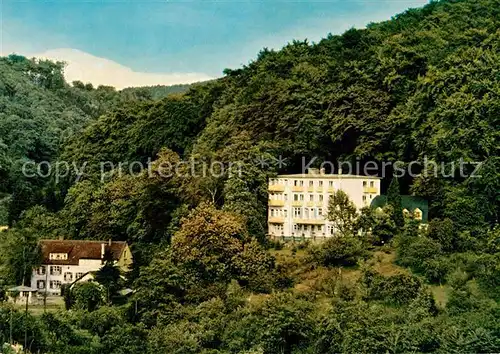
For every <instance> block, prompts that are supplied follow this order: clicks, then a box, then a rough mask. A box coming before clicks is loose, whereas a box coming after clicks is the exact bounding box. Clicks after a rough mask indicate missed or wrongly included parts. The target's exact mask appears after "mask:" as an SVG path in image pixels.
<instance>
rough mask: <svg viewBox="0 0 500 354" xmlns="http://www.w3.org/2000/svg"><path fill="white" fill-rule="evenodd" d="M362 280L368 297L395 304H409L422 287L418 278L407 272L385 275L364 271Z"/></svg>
mask: <svg viewBox="0 0 500 354" xmlns="http://www.w3.org/2000/svg"><path fill="white" fill-rule="evenodd" d="M363 282H364V283H365V285H366V286H367V290H368V291H367V297H368V298H369V299H373V300H383V301H385V302H388V303H392V304H397V305H403V304H409V303H410V302H412V301H413V300H414V299H415V298H417V297H418V295H419V294H420V292H421V291H422V288H423V285H422V282H421V281H420V279H418V278H417V277H415V276H412V275H408V274H398V275H394V276H390V277H386V276H382V275H380V274H374V273H373V272H366V273H365V275H364V277H363Z"/></svg>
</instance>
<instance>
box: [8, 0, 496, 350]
mask: <svg viewBox="0 0 500 354" xmlns="http://www.w3.org/2000/svg"><path fill="white" fill-rule="evenodd" d="M0 65H1V67H0V68H1V72H0V75H2V76H1V77H0V83H1V86H0V89H1V90H2V91H1V95H2V96H1V100H2V109H1V110H0V112H1V113H0V114H1V115H2V116H1V117H0V149H1V150H0V159H3V162H2V163H0V173H2V176H1V177H2V187H1V188H2V190H1V191H2V192H3V193H5V194H6V195H7V194H8V195H11V197H9V198H8V200H7V199H6V200H5V201H4V203H5V205H7V206H8V208H9V210H8V216H9V222H10V224H11V226H12V227H11V229H10V230H9V231H8V232H1V233H0V285H4V286H7V285H11V284H15V283H16V284H21V283H23V282H25V283H26V281H27V279H26V278H27V277H26V274H27V272H26V271H24V270H25V269H28V270H29V269H30V268H31V266H33V265H36V262H37V260H36V257H31V255H34V254H36V244H37V241H38V240H39V239H41V238H57V237H60V236H63V237H65V238H71V239H94V240H106V239H110V238H111V239H113V240H122V241H127V242H128V243H129V244H130V245H131V249H132V252H133V254H134V269H133V270H132V272H131V273H130V274H128V277H127V280H126V281H125V282H123V281H122V280H121V279H115V280H114V283H112V286H113V289H115V290H116V291H115V294H114V295H116V297H114V298H110V297H109V289H110V286H111V285H110V283H109V279H108V282H106V281H103V282H101V285H102V286H104V287H105V288H106V289H107V293H106V294H107V296H104V295H103V294H104V293H103V290H102V289H103V288H102V287H99V286H98V285H95V286H94V285H88V284H87V285H88V286H87V285H85V287H87V288H84V287H83V286H82V287H81V289H80V290H78V288H77V290H78V291H76V290H75V293H74V294H72V295H71V296H73V298H72V299H69V297H71V296H70V295H68V296H69V297H68V299H69V300H68V301H67V306H68V307H72V308H73V310H74V311H71V312H65V313H55V314H52V313H48V314H44V315H43V316H41V317H29V319H28V320H29V322H26V320H25V319H24V318H23V317H22V316H21V314H17V313H16V318H15V321H16V324H17V326H18V327H16V328H18V329H19V330H17V331H16V333H15V336H16V338H18V339H16V340H18V341H21V340H22V338H23V337H22V336H23V335H24V332H23V330H22V329H24V328H25V327H26V326H28V325H29V328H30V329H29V336H30V339H31V340H32V347H31V348H32V350H33V351H36V350H40V351H42V352H54V353H59V352H60V353H63V352H76V351H78V352H81V353H100V352H106V353H144V352H151V353H159V352H172V353H198V352H203V353H237V352H246V353H338V352H346V353H347V352H353V353H361V352H366V353H374V352H377V353H379V352H380V353H386V352H394V353H395V352H441V353H450V352H457V353H458V352H498V351H500V322H499V318H500V316H499V313H500V307H499V302H498V301H499V297H498V292H499V290H500V284H499V279H500V233H499V227H498V218H499V215H500V193H499V191H500V173H499V168H500V129H499V127H500V118H499V117H500V1H499V0H475V1H473V0H443V1H436V2H432V3H431V4H429V5H427V6H425V7H424V8H422V9H415V10H409V11H407V12H405V13H403V14H400V15H397V16H395V17H394V18H393V19H392V20H390V21H387V22H383V23H375V24H370V25H369V26H368V27H367V28H366V29H360V30H358V29H351V30H349V31H347V32H345V33H344V34H342V35H335V36H334V35H328V36H327V37H326V38H325V39H323V40H321V41H320V42H318V43H308V42H297V41H294V42H291V43H290V44H288V45H287V46H285V47H284V48H283V49H281V50H279V51H274V50H268V49H263V50H262V51H261V52H260V53H259V54H258V55H257V57H256V58H255V60H253V61H252V62H250V63H249V64H248V65H247V66H244V67H242V68H235V69H227V70H226V71H225V73H224V77H222V78H220V79H218V80H213V81H210V82H206V83H200V84H196V85H193V86H192V87H189V89H188V90H187V91H186V92H177V93H175V94H172V95H169V96H167V97H164V98H162V99H158V100H154V98H158V95H162V96H163V95H164V94H163V93H161V94H160V93H158V92H163V91H162V90H159V91H158V90H156V89H153V91H151V90H152V89H151V88H144V89H139V90H124V91H123V92H116V91H114V90H113V89H112V88H106V87H100V88H97V89H94V88H92V87H90V86H89V85H86V84H83V83H74V84H73V85H68V84H67V83H65V82H64V80H63V78H62V74H61V67H60V65H59V64H54V63H50V62H41V63H34V62H32V61H28V60H26V59H24V58H21V57H9V58H4V59H2V60H1V62H0ZM175 90H177V89H175ZM181 91H182V90H181ZM63 132H64V133H63ZM315 157H317V160H316V161H317V162H316V163H315V164H314V165H313V166H314V167H317V166H318V165H319V164H320V163H321V162H322V161H325V160H326V161H331V162H337V161H360V162H366V161H376V162H383V161H391V162H395V161H401V162H402V164H403V165H404V166H405V167H408V166H411V164H412V162H415V161H416V162H419V163H422V162H423V161H424V160H425V159H429V160H433V161H435V162H437V163H438V165H437V167H436V169H435V170H431V171H430V173H428V174H427V175H426V174H424V173H421V174H419V173H420V172H423V171H421V170H418V171H417V175H416V176H409V175H408V174H406V175H405V176H403V177H401V178H399V179H396V178H392V172H393V170H392V169H389V170H388V171H385V173H386V175H385V178H384V179H383V186H384V188H383V189H384V191H385V190H386V189H387V187H388V186H389V183H391V181H392V192H391V193H394V194H396V195H399V193H401V194H413V195H417V196H419V197H422V198H425V199H427V200H428V201H429V206H430V211H429V217H430V219H431V221H430V222H429V226H428V228H419V227H418V225H417V223H416V222H415V220H412V219H411V218H410V219H406V220H403V217H402V208H401V206H400V205H399V207H398V204H397V203H392V204H391V205H390V206H388V207H387V208H384V210H383V212H382V213H381V214H380V213H379V214H377V213H373V212H372V211H371V210H369V209H367V210H363V212H362V213H361V214H360V215H354V216H353V218H352V219H353V220H352V225H351V228H349V230H347V231H346V234H345V235H343V236H344V237H340V238H334V239H332V240H330V241H327V242H326V243H325V244H322V245H309V244H301V245H293V246H290V245H288V246H285V247H284V249H282V248H283V245H282V244H279V243H278V244H274V243H272V242H268V241H267V240H266V220H267V212H266V210H267V198H268V195H267V180H268V178H269V177H272V176H274V175H275V174H276V173H298V172H302V171H301V169H302V159H303V158H305V159H306V160H307V161H308V160H310V159H312V158H315ZM26 159H31V160H33V161H36V162H40V161H44V160H50V161H55V160H59V161H66V162H69V163H72V164H73V163H74V164H76V166H84V165H85V169H84V170H83V174H81V175H80V174H79V173H77V172H76V171H71V173H69V174H68V175H67V176H64V177H61V178H59V177H60V176H57V175H56V174H55V173H54V172H53V173H52V175H51V176H50V178H36V179H29V178H25V177H21V174H20V165H22V161H24V160H26ZM461 160H463V161H465V162H466V163H470V164H466V166H465V167H464V168H465V171H466V172H467V173H468V175H467V176H461V175H460V174H459V172H460V165H459V164H458V162H459V161H461ZM148 161H152V162H151V164H150V168H149V169H147V170H142V171H140V170H138V163H141V164H143V166H146V164H147V163H148ZM181 161H196V162H199V163H198V164H196V165H195V166H194V167H192V165H191V164H189V163H183V164H181V163H180V162H181ZM214 161H217V162H222V163H223V166H224V173H216V174H213V173H212V174H210V173H208V174H206V173H202V172H203V166H202V164H201V162H205V163H208V164H210V163H211V162H214ZM279 161H281V162H283V163H281V164H280V163H277V162H279ZM104 162H105V163H106V169H105V170H103V169H102V168H103V166H102V163H104ZM233 162H238V167H239V168H240V170H241V171H242V173H240V174H232V173H230V172H231V171H230V169H228V166H229V165H230V164H231V163H233ZM453 163H454V164H453ZM477 163H480V168H479V169H478V171H476V174H475V176H473V177H471V176H470V174H471V173H472V170H473V169H474V168H475V166H476V165H477ZM164 165H179V166H180V168H179V170H178V171H176V172H177V173H174V174H172V175H165V174H163V173H161V166H164ZM111 166H114V167H115V170H113V169H112V168H111ZM117 166H125V167H124V169H123V170H121V171H118V170H117V169H116V167H117ZM130 166H132V167H131V168H129V167H130ZM103 172H105V173H103ZM378 172H379V173H382V172H384V171H382V170H379V171H378ZM427 172H429V171H427ZM398 183H399V185H398ZM398 188H399V190H398ZM389 199H390V198H389ZM391 200H397V198H396V197H395V198H392V199H391ZM0 217H1V215H0ZM366 230H370V232H366ZM20 240H22V242H20ZM30 257H31V258H30ZM89 284H93V283H89ZM125 287H128V288H131V289H132V290H133V294H132V295H131V297H130V298H129V299H128V301H127V300H126V299H125V300H124V299H123V298H119V297H118V296H117V294H118V290H119V289H123V288H125ZM89 294H93V295H92V296H94V297H93V298H92V301H90V300H89V298H88V296H90V295H89ZM96 294H97V295H96ZM86 296H87V297H86ZM70 300H71V301H70ZM7 316H8V311H7V310H3V309H2V308H0V324H1V323H4V322H5V321H3V319H7ZM2 321H3V322H2ZM0 326H1V325H0ZM23 326H24V327H23ZM61 328H64V330H61ZM2 335H3V336H4V337H3V338H7V335H8V330H7V328H6V327H0V339H1V338H2Z"/></svg>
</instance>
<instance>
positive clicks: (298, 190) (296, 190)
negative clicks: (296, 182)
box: [292, 186, 305, 192]
mask: <svg viewBox="0 0 500 354" xmlns="http://www.w3.org/2000/svg"><path fill="white" fill-rule="evenodd" d="M304 190H305V188H304V187H303V186H302V187H301V186H293V187H292V192H303V191H304Z"/></svg>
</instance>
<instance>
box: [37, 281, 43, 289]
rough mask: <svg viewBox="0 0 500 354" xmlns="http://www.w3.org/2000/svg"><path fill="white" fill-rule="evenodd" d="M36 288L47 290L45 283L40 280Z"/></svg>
mask: <svg viewBox="0 0 500 354" xmlns="http://www.w3.org/2000/svg"><path fill="white" fill-rule="evenodd" d="M36 287H37V289H45V281H44V280H38V281H37V282H36Z"/></svg>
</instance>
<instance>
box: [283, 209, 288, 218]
mask: <svg viewBox="0 0 500 354" xmlns="http://www.w3.org/2000/svg"><path fill="white" fill-rule="evenodd" d="M283 215H284V216H285V218H286V217H287V216H288V210H287V209H285V210H283Z"/></svg>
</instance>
